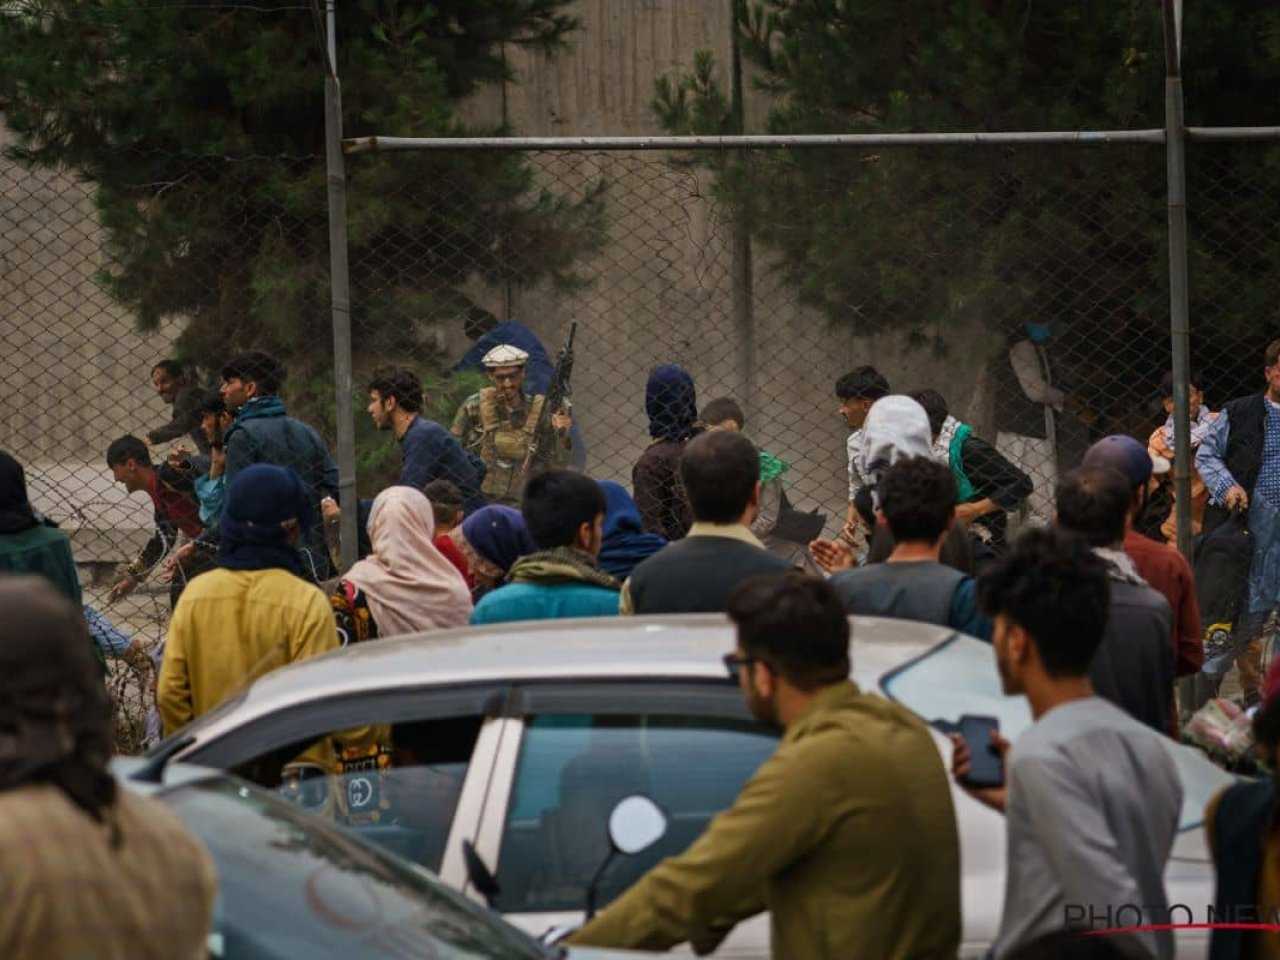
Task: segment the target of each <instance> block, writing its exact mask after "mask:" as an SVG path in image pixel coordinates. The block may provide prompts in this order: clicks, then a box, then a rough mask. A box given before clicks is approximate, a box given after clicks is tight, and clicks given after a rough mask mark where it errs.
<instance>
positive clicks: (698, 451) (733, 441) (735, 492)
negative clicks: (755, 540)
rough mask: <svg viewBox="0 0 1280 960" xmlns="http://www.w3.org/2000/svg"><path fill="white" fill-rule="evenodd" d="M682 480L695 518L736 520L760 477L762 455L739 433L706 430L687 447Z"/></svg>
mask: <svg viewBox="0 0 1280 960" xmlns="http://www.w3.org/2000/svg"><path fill="white" fill-rule="evenodd" d="M680 480H681V482H682V483H683V484H684V490H685V494H686V495H687V496H688V498H689V506H690V507H692V508H693V516H694V519H695V520H702V521H703V522H705V523H737V522H738V521H739V520H740V519H741V518H742V513H743V511H744V510H746V509H747V504H748V503H750V502H751V496H752V494H754V493H755V489H756V484H757V483H758V482H759V480H760V454H759V453H758V452H757V451H756V447H755V444H753V443H752V442H751V441H750V440H748V439H747V438H746V437H744V436H743V435H742V434H740V433H728V432H725V431H723V430H718V431H716V432H714V433H704V434H702V435H701V436H698V437H694V438H693V439H692V440H690V441H689V444H688V446H686V447H685V448H684V453H683V455H682V456H681V457H680Z"/></svg>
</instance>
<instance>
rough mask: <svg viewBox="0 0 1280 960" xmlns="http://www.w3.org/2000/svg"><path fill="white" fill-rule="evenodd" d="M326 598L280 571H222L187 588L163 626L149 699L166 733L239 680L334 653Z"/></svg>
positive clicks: (198, 713)
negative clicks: (155, 681)
mask: <svg viewBox="0 0 1280 960" xmlns="http://www.w3.org/2000/svg"><path fill="white" fill-rule="evenodd" d="M338 645H339V644H338V630H337V627H336V626H335V625H334V620H333V613H332V611H331V610H330V608H329V601H328V599H326V597H325V595H324V594H323V593H321V592H320V590H319V588H317V587H315V586H314V585H312V584H310V583H308V582H307V581H305V580H303V579H301V578H300V577H297V576H294V575H293V574H292V573H289V572H288V571H287V570H280V569H276V568H273V569H268V570H227V569H223V568H219V569H217V570H210V571H209V572H208V573H204V574H201V575H200V576H198V577H196V578H195V579H194V580H192V581H191V583H189V584H188V585H187V588H186V589H185V590H184V591H183V592H182V596H181V598H179V600H178V605H177V607H176V608H175V609H174V611H173V618H172V619H171V620H170V621H169V636H168V639H167V640H166V642H165V651H164V664H163V665H162V666H161V668H160V679H159V682H158V684H157V688H156V701H157V704H158V706H159V708H160V719H161V720H162V721H163V723H164V732H165V735H166V736H168V735H169V734H171V733H173V732H174V731H175V730H177V729H179V728H180V727H183V726H185V725H186V724H188V723H190V722H191V721H192V720H194V719H195V718H196V717H198V716H201V715H202V714H205V713H208V712H209V711H210V710H212V709H213V708H214V707H216V706H218V704H220V703H222V701H223V700H225V699H226V698H227V697H229V696H230V695H231V694H233V693H235V692H236V691H238V690H239V689H240V688H241V687H243V686H244V685H245V684H246V683H248V682H249V681H251V680H254V679H256V678H257V677H260V676H262V675H263V674H265V673H269V672H270V671H272V670H275V669H277V668H279V667H282V666H284V665H285V664H288V663H294V662H295V661H298V660H305V659H307V658H308V657H314V656H318V655H319V654H321V653H326V652H328V651H330V650H336V649H337V648H338Z"/></svg>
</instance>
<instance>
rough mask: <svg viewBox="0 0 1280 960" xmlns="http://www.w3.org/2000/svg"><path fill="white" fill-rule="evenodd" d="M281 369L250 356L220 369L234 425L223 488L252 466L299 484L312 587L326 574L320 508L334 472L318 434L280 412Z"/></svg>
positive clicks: (334, 484)
mask: <svg viewBox="0 0 1280 960" xmlns="http://www.w3.org/2000/svg"><path fill="white" fill-rule="evenodd" d="M284 379H285V369H284V367H283V366H282V365H281V364H280V362H279V361H277V360H276V359H275V358H274V357H272V356H270V355H268V354H265V353H262V352H261V351H251V352H249V353H242V354H240V355H239V356H237V357H233V358H232V359H231V360H230V361H228V362H227V363H226V364H225V365H224V366H223V368H222V387H221V392H222V399H223V400H224V401H225V402H226V405H227V409H228V410H230V411H231V412H232V413H234V414H235V420H234V422H233V423H232V424H231V427H230V429H228V430H227V432H226V435H225V438H224V442H225V444H226V448H227V466H226V472H225V476H226V482H227V484H228V485H230V484H231V483H232V482H233V481H234V480H235V478H236V475H237V474H239V473H240V471H242V470H244V469H246V468H247V467H249V466H251V465H253V464H257V463H270V464H274V465H276V466H278V467H287V468H288V469H290V470H293V471H294V472H295V473H296V474H297V475H298V477H299V479H301V480H302V483H303V485H304V486H305V488H306V491H307V497H308V500H309V502H310V504H311V510H310V511H309V513H308V515H309V517H311V518H314V519H309V520H308V525H307V526H306V527H304V528H303V530H302V539H301V547H302V549H303V550H304V552H305V554H306V567H305V569H306V574H307V576H308V577H310V578H311V579H313V580H315V581H320V580H324V579H325V578H326V577H327V576H328V573H329V557H328V554H327V552H326V549H325V540H324V529H323V524H322V523H321V522H320V502H321V501H322V500H323V499H324V498H325V497H333V496H336V495H337V493H338V467H337V464H335V463H334V462H333V458H332V457H331V456H329V451H328V449H327V448H326V447H325V445H324V441H323V440H321V439H320V434H318V433H316V431H315V430H314V429H313V428H312V427H310V426H308V425H307V424H305V423H303V422H302V421H301V420H295V419H294V418H293V417H290V416H288V415H287V414H286V412H285V405H284V401H283V400H282V399H281V398H280V396H279V391H280V387H281V385H282V384H283V383H284Z"/></svg>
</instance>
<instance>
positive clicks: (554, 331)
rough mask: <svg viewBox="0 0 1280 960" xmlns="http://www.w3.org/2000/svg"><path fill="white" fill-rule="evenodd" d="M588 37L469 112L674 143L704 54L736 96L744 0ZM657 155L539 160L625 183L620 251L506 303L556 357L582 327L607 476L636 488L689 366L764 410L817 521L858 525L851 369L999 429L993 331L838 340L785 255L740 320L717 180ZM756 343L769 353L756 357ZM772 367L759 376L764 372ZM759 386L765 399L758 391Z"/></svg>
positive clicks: (523, 67)
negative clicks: (579, 287)
mask: <svg viewBox="0 0 1280 960" xmlns="http://www.w3.org/2000/svg"><path fill="white" fill-rule="evenodd" d="M576 13H577V15H578V16H579V18H580V19H581V21H582V29H581V31H580V32H579V33H578V34H577V35H576V37H575V41H574V44H573V46H572V47H571V49H569V50H568V51H566V52H564V53H561V54H559V55H557V56H555V57H554V58H548V57H545V56H540V55H536V54H529V53H526V52H524V51H520V50H516V49H511V50H509V51H508V60H509V63H510V64H511V65H512V66H513V68H514V69H515V71H516V73H517V75H518V82H517V83H516V84H513V85H509V86H508V87H507V88H506V89H505V90H493V91H487V92H486V93H485V95H484V96H483V97H480V98H477V99H476V100H475V101H473V102H472V103H470V104H469V105H468V115H469V116H470V118H471V119H473V120H477V121H488V122H496V121H499V120H501V119H503V118H504V116H505V119H506V120H507V121H508V122H509V123H510V125H511V126H512V128H513V129H514V130H515V131H516V132H517V133H518V134H520V135H528V136H557V135H560V136H567V135H620V136H639V135H647V134H660V133H662V132H664V131H662V130H661V129H660V128H659V126H658V124H657V121H656V118H655V116H654V114H653V112H652V110H651V109H650V106H649V105H650V102H651V100H652V98H653V92H654V82H655V81H656V80H657V78H658V77H660V76H662V75H663V74H666V73H669V72H670V71H672V70H673V69H677V68H678V69H683V70H686V71H687V70H690V69H691V68H692V64H693V59H694V53H695V52H696V51H697V50H699V49H710V50H712V51H713V52H714V54H715V57H716V61H717V63H718V64H719V65H720V68H721V71H722V78H721V82H722V86H723V87H724V89H725V90H726V91H727V90H728V89H729V81H728V77H727V66H728V64H729V63H730V58H731V34H730V30H731V17H730V0H702V2H697V3H660V2H654V0H582V2H580V3H578V4H577V5H576ZM745 96H746V100H745V108H746V109H745V112H746V115H747V123H748V130H749V132H759V131H762V130H763V129H764V121H765V118H766V116H767V114H768V109H769V103H768V102H767V100H766V99H765V98H764V97H763V96H762V95H761V94H759V93H757V92H755V91H754V90H752V89H751V88H750V84H749V83H748V84H747V90H746V91H745ZM676 159H677V158H673V157H664V156H661V155H658V154H653V153H646V154H640V153H634V154H618V153H608V154H604V153H595V154H560V155H554V156H551V155H546V154H544V155H539V156H536V157H535V158H534V160H535V162H536V164H537V165H538V168H539V170H540V172H541V175H542V180H543V182H544V183H546V184H548V185H549V186H552V187H554V188H556V189H558V190H561V191H563V190H565V189H566V188H570V189H577V188H580V186H581V185H582V183H583V182H584V181H586V180H589V179H593V178H597V177H603V178H605V179H606V181H607V182H608V184H609V218H610V234H611V235H610V243H609V247H608V249H607V250H606V251H605V252H604V253H603V254H601V255H600V256H599V257H597V258H596V259H595V260H594V261H593V262H591V263H588V264H584V267H583V270H584V273H585V274H587V275H588V276H589V277H590V278H591V280H592V285H591V287H590V289H588V290H587V291H585V292H584V293H580V294H575V295H573V296H569V297H565V296H562V295H556V294H554V293H551V292H549V291H546V290H532V291H527V290H526V291H517V292H516V293H515V295H514V296H513V297H512V298H511V299H510V301H509V302H508V301H507V298H506V297H505V296H502V295H500V294H497V293H496V292H495V294H494V296H493V299H492V302H491V304H490V305H491V306H492V307H493V308H494V309H495V312H498V313H500V314H502V313H503V311H504V310H508V311H509V315H510V316H511V317H513V318H516V319H520V320H522V321H524V322H526V323H529V324H531V325H532V326H534V327H535V328H536V329H538V330H539V332H541V333H542V334H544V336H545V339H546V340H547V341H548V347H549V348H553V344H556V343H558V342H559V341H560V339H561V337H562V335H563V330H564V329H565V328H566V327H567V323H568V320H569V319H571V318H574V319H578V320H579V321H581V322H582V324H583V327H584V329H583V330H582V331H581V332H580V336H579V343H580V345H581V346H580V350H579V358H578V365H577V367H576V370H575V379H576V382H577V390H578V395H577V404H578V410H579V411H580V415H581V419H582V422H583V424H584V427H585V429H586V433H587V439H588V443H589V445H590V448H591V462H590V469H591V470H592V471H593V472H595V473H597V474H598V475H600V476H611V477H615V478H617V479H624V480H629V477H630V465H631V464H632V463H633V462H634V460H635V458H636V456H637V455H638V453H639V451H640V450H642V449H643V447H644V445H645V443H646V442H647V430H646V421H645V417H644V412H643V398H644V383H645V379H646V376H647V372H648V370H649V368H650V367H651V366H652V365H653V364H655V363H660V362H679V363H682V364H684V365H685V366H686V367H687V368H688V369H689V370H690V372H691V373H692V374H693V375H694V378H695V380H696V382H697V385H698V395H699V400H700V401H701V402H705V401H706V400H709V399H712V398H714V397H716V396H720V395H723V394H731V395H735V396H736V397H737V398H738V399H739V400H740V401H744V405H746V406H747V408H748V410H749V416H750V417H751V418H752V422H750V423H749V424H748V432H750V433H751V434H752V435H753V437H754V438H755V439H756V440H757V442H759V443H760V444H761V445H762V446H764V447H766V448H768V449H770V450H771V451H772V452H774V453H776V454H778V455H780V456H782V457H783V458H784V459H787V460H789V461H790V462H792V464H793V469H792V473H791V475H790V477H789V487H790V490H791V492H792V496H793V499H795V500H797V501H798V502H799V504H800V505H802V506H804V507H806V508H812V507H818V508H821V509H824V510H825V511H827V512H828V513H830V514H832V515H833V517H834V516H835V515H837V514H842V513H843V509H844V501H845V496H846V494H845V465H844V439H845V436H846V434H847V430H846V429H845V427H844V426H843V422H842V421H841V420H840V419H839V418H838V417H837V416H836V414H835V407H836V401H835V400H834V398H833V390H832V387H833V384H834V381H835V379H836V378H837V377H838V376H839V375H840V374H841V373H843V372H845V371H846V370H848V369H849V368H851V367H852V366H855V365H857V364H861V363H874V364H876V365H877V366H878V367H879V368H880V369H881V370H882V371H883V372H884V373H885V374H886V376H888V378H889V380H890V383H891V384H893V385H894V386H895V387H896V388H898V389H902V390H907V389H914V388H917V387H923V386H934V387H937V388H939V389H941V390H942V392H943V393H944V394H945V395H946V396H947V398H948V400H949V401H950V404H951V406H952V408H953V409H954V410H955V411H956V412H957V413H960V414H965V415H970V416H974V415H978V416H979V419H983V418H981V416H980V414H981V410H982V407H983V404H982V403H981V397H980V394H981V391H980V390H979V389H978V387H979V382H980V373H981V371H982V369H983V367H984V366H985V364H986V363H987V361H988V359H989V357H990V356H991V352H992V350H993V349H994V348H995V345H993V344H991V343H990V342H989V340H988V339H987V338H986V337H985V336H984V334H983V333H982V331H980V330H976V329H975V330H972V331H958V332H952V335H951V336H950V338H949V339H951V341H952V342H954V343H957V344H964V345H965V346H961V347H958V348H956V349H953V350H952V351H951V352H950V353H949V354H948V355H946V356H939V355H936V354H934V353H933V352H932V351H930V350H927V349H925V350H921V349H919V348H918V347H913V346H912V345H911V344H910V343H908V341H907V340H906V338H905V337H904V336H900V335H896V334H886V335H882V336H876V337H859V336H857V335H856V331H850V330H849V329H848V328H840V329H833V328H830V327H829V326H828V324H827V323H826V321H825V319H824V318H823V317H822V316H820V315H818V314H817V313H815V312H813V311H810V310H807V309H804V308H801V307H800V306H798V305H797V303H796V294H795V291H794V289H793V288H791V287H790V286H788V285H787V284H786V283H784V282H783V281H781V280H780V279H778V278H777V276H776V273H775V272H774V271H772V270H771V269H770V268H771V265H772V264H771V257H770V253H769V251H768V250H767V249H763V248H761V247H760V245H759V244H756V245H755V248H754V273H755V282H754V290H753V294H754V296H753V314H754V323H753V326H752V328H751V330H750V331H749V332H747V331H743V330H741V329H739V328H738V327H737V326H736V325H735V320H734V313H733V309H732V289H733V288H732V284H731V268H732V262H733V256H732V239H733V237H732V233H733V231H732V227H731V224H729V223H727V222H724V221H723V220H722V219H721V211H718V210H717V208H716V207H715V206H714V205H713V204H712V202H711V200H710V194H711V188H712V181H711V178H710V176H709V174H707V173H705V172H698V171H694V170H690V169H689V168H688V167H687V166H680V165H678V164H675V163H673V162H671V161H673V160H676ZM749 337H754V350H753V351H752V350H749V349H748V348H747V347H746V346H745V344H746V341H747V340H748V339H749ZM752 354H753V355H754V357H755V363H754V370H752V371H749V370H748V369H747V363H748V358H749V357H750V356H751V355H752ZM751 385H754V392H753V395H752V396H750V397H748V396H747V395H746V394H747V391H749V390H751Z"/></svg>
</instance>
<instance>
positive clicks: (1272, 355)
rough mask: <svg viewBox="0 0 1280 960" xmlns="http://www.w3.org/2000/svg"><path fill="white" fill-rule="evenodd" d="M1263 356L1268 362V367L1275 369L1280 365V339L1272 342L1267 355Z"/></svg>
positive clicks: (1269, 344)
mask: <svg viewBox="0 0 1280 960" xmlns="http://www.w3.org/2000/svg"><path fill="white" fill-rule="evenodd" d="M1262 356H1263V358H1264V359H1265V360H1266V362H1267V366H1268V367H1274V366H1275V365H1276V364H1277V363H1280V339H1276V340H1272V341H1271V342H1270V343H1268V344H1267V350H1266V353H1264V354H1263V355H1262Z"/></svg>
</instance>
